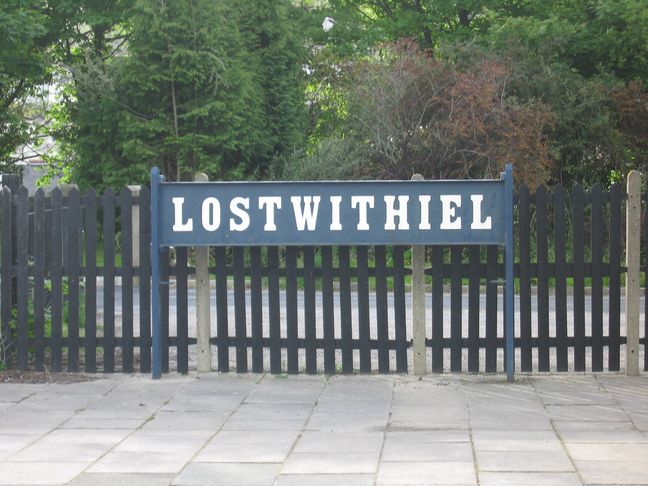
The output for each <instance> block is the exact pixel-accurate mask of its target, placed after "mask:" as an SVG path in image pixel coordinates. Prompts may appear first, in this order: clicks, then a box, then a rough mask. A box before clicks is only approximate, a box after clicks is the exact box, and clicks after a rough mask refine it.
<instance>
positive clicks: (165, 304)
mask: <svg viewBox="0 0 648 486" xmlns="http://www.w3.org/2000/svg"><path fill="white" fill-rule="evenodd" d="M169 258H170V251H169V248H164V249H163V250H162V251H161V252H160V279H161V281H162V285H161V288H160V307H161V308H162V315H161V318H160V340H161V342H162V350H161V353H160V354H161V355H162V356H161V357H162V373H168V372H169V344H170V343H169V310H170V308H169V293H170V288H169V287H170V280H171V279H170V277H169V276H170V268H169Z"/></svg>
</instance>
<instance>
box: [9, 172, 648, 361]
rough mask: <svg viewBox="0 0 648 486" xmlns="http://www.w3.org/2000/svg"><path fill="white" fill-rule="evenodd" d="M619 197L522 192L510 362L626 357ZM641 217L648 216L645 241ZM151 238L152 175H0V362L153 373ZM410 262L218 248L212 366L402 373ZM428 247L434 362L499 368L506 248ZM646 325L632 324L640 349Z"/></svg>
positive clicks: (186, 270) (187, 310)
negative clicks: (83, 188)
mask: <svg viewBox="0 0 648 486" xmlns="http://www.w3.org/2000/svg"><path fill="white" fill-rule="evenodd" d="M624 207H625V194H624V193H623V191H622V188H621V186H620V185H614V186H612V187H611V188H610V190H609V191H604V190H602V188H601V187H599V186H594V187H593V188H592V189H591V190H589V191H585V190H584V189H583V188H582V187H580V186H576V187H575V188H574V189H573V190H572V191H571V193H567V192H566V191H565V190H564V189H563V188H562V187H559V186H558V187H555V188H553V189H552V190H547V189H545V188H543V187H541V188H538V189H537V190H536V191H535V192H533V193H531V192H530V191H529V190H528V188H526V187H524V186H523V187H521V188H520V189H519V191H518V194H517V196H516V205H515V212H516V221H515V228H516V249H517V254H516V266H515V277H516V295H517V297H516V298H517V299H518V301H517V304H516V315H517V317H516V321H517V328H516V333H515V347H516V360H517V365H516V366H517V367H518V369H520V370H521V371H523V372H531V371H550V370H555V371H586V370H592V371H603V370H609V371H617V370H619V369H620V368H621V363H622V360H621V357H622V353H623V352H624V347H625V346H624V345H625V342H626V338H625V335H624V327H623V325H622V320H621V284H622V280H623V276H624V272H625V270H626V269H625V267H624V266H623V264H622V256H623V254H624V241H623V234H624V229H625V226H624V225H625V222H624V218H623V217H622V216H623V214H624ZM135 210H136V211H138V215H139V217H138V218H134V217H133V214H134V211H135ZM647 218H648V212H646V211H644V216H643V219H644V234H643V238H644V242H645V241H648V224H647V223H648V219H647ZM134 223H136V227H134V226H133V224H134ZM150 235H151V228H150V194H149V191H148V189H146V188H142V189H141V191H140V192H139V194H138V195H137V196H136V197H134V196H133V195H132V193H131V191H130V190H129V189H126V188H125V189H123V190H122V191H121V192H120V193H119V194H115V193H113V192H112V191H111V190H107V191H106V192H105V193H104V194H102V195H97V194H96V192H95V191H94V190H89V191H87V192H85V193H83V194H80V193H79V192H78V191H77V190H76V189H74V188H73V189H71V190H70V191H69V192H68V193H67V194H63V192H61V190H59V189H55V190H54V191H53V192H52V193H51V194H49V195H45V194H44V193H43V192H42V191H41V190H39V191H37V192H36V194H35V195H34V196H31V197H30V196H29V195H28V194H27V191H26V189H25V188H20V189H18V190H17V191H15V193H14V194H11V192H10V191H9V189H8V188H3V189H2V190H1V191H0V237H1V241H0V326H1V327H0V330H1V335H2V340H1V345H2V349H1V351H2V356H1V358H2V360H3V361H5V362H7V363H9V364H11V365H15V366H17V367H18V368H21V369H25V368H29V367H33V368H35V369H44V368H47V369H49V370H53V371H62V370H70V371H78V370H83V371H87V372H95V371H104V372H115V371H124V372H131V371H135V370H137V371H141V372H149V371H150V369H151V329H150V328H151V310H150V306H151V301H150V295H151V288H150V285H151V284H150V272H151V268H150V251H151V250H150ZM134 236H137V237H138V238H134ZM134 241H135V243H134ZM134 245H135V246H134ZM410 258H411V251H410V248H406V247H402V246H387V247H385V246H376V247H364V246H359V247H349V246H340V247H281V248H277V247H267V248H258V247H252V248H242V247H236V248H214V249H212V252H211V268H210V276H211V279H212V282H213V285H214V287H215V292H214V294H213V299H214V300H213V303H215V313H214V317H215V319H214V322H215V326H214V329H213V332H212V337H211V344H212V346H213V349H214V351H215V356H216V360H215V368H216V369H218V370H220V371H229V370H236V371H238V372H247V371H254V372H260V371H265V370H269V371H270V372H272V373H298V372H306V373H316V372H320V371H323V372H325V373H352V372H358V371H359V372H361V373H368V372H373V371H377V372H381V373H387V372H407V371H408V370H410V369H411V361H412V357H411V350H410V348H411V346H412V328H411V315H410V313H411V304H410V292H409V290H408V288H409V283H410V275H411V267H410ZM426 258H427V260H426V269H425V276H426V282H427V284H428V293H427V297H426V299H427V307H428V309H429V310H428V314H427V321H428V330H427V333H426V348H427V360H428V363H429V365H428V368H429V369H431V370H432V371H433V372H436V373H439V372H445V371H451V372H460V371H464V372H465V371H468V372H480V371H481V372H484V371H485V372H496V371H501V370H502V369H503V366H504V360H503V348H504V337H503V336H504V330H503V322H502V321H503V319H502V318H501V313H502V309H503V299H502V295H501V288H500V287H501V285H502V277H503V264H502V255H501V252H500V250H499V249H498V248H497V247H494V246H488V247H479V246H452V247H440V246H434V247H428V248H427V249H426ZM644 258H645V257H644ZM163 261H164V264H163V267H162V275H163V280H164V281H166V282H168V283H169V285H164V286H163V289H162V299H161V305H162V309H163V310H166V312H162V317H163V320H162V329H163V371H169V370H177V371H179V372H186V371H188V370H189V369H190V368H191V366H192V365H193V362H194V360H195V344H196V334H195V310H194V307H193V299H194V292H193V289H192V286H193V284H194V278H193V276H194V272H195V270H194V268H193V254H192V252H191V250H189V249H187V248H176V249H174V250H173V251H171V252H167V258H164V259H163ZM137 262H139V263H137ZM646 267H647V265H646V262H645V261H643V265H642V272H643V273H644V278H645V274H646ZM646 297H648V289H647V290H646ZM646 302H647V304H646V305H647V306H648V298H646ZM645 310H646V311H648V307H647V308H646V309H645ZM646 331H648V324H647V323H646V320H645V319H644V321H643V331H642V337H641V341H640V342H641V344H642V348H643V349H644V350H645V346H646V338H645V336H646ZM643 356H644V362H643V366H644V369H645V370H648V356H647V354H646V353H645V351H644V352H643Z"/></svg>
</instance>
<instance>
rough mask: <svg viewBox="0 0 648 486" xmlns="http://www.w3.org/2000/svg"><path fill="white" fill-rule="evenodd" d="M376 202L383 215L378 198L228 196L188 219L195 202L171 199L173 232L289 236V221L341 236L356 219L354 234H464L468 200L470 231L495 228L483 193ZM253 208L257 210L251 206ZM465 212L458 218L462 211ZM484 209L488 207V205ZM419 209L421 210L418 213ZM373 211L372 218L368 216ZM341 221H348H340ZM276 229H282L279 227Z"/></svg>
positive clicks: (397, 197)
mask: <svg viewBox="0 0 648 486" xmlns="http://www.w3.org/2000/svg"><path fill="white" fill-rule="evenodd" d="M378 197H382V199H383V201H384V204H385V205H384V213H382V209H383V208H382V207H379V208H376V199H375V198H376V196H373V195H357V196H353V195H349V196H342V195H334V196H330V195H326V196H321V195H309V196H302V195H300V196H291V195H285V196H283V197H282V196H258V197H256V201H255V200H254V199H255V198H253V197H243V196H234V195H231V196H229V198H227V199H226V200H223V197H220V196H219V198H216V197H214V196H209V197H205V198H204V199H203V200H202V202H201V206H200V213H199V214H186V213H187V212H188V211H189V210H188V209H187V208H191V209H192V210H193V211H196V209H195V208H196V202H197V201H191V204H189V203H187V204H185V203H186V200H185V199H186V197H179V196H178V197H172V198H171V201H172V203H173V218H174V219H173V226H172V229H173V231H174V232H177V233H187V232H192V231H193V230H194V224H193V223H194V219H196V218H199V217H200V222H201V225H202V228H201V229H202V230H204V231H207V232H215V231H217V230H221V231H231V232H244V231H248V230H250V229H252V230H253V231H260V230H261V228H262V229H263V231H266V232H270V231H273V232H274V231H291V221H294V226H292V229H296V230H297V231H299V232H306V231H308V232H316V231H318V229H319V230H321V231H326V230H328V231H331V232H333V231H337V232H339V231H343V226H344V227H345V228H352V226H353V222H354V220H355V229H354V231H356V230H357V231H371V230H372V229H373V228H372V227H371V225H370V223H369V222H370V220H371V221H375V220H376V219H377V218H378V217H380V218H383V217H384V220H383V221H384V225H381V226H382V227H381V228H378V229H379V230H380V231H383V230H384V231H409V230H410V229H411V228H412V226H413V227H414V229H417V230H418V231H435V230H436V231H439V230H441V231H453V230H455V231H456V230H462V228H463V227H464V223H465V226H467V225H468V221H467V219H468V218H469V216H468V215H467V213H466V211H467V210H468V208H467V207H466V206H467V204H468V201H467V198H470V204H471V206H472V219H471V220H470V230H475V231H484V230H492V229H493V220H494V216H493V215H491V214H484V207H483V205H484V197H485V196H484V194H474V193H473V194H463V195H461V194H442V195H439V196H438V197H439V199H438V201H437V202H436V203H434V202H433V201H432V198H433V197H436V196H432V195H430V194H418V195H415V196H410V195H403V194H401V195H397V194H393V195H384V196H382V195H381V196H378ZM284 198H290V203H291V204H286V202H287V201H284ZM410 198H417V199H418V204H416V203H413V204H412V205H411V207H410V205H409V201H410ZM349 203H350V204H349ZM255 204H256V205H257V206H258V207H254V206H255ZM283 206H285V207H283ZM464 207H466V209H464V212H463V214H462V212H461V208H464ZM488 207H492V202H491V204H490V205H489V206H488ZM417 209H419V210H420V211H419V212H417ZM372 210H373V211H374V212H373V213H372V214H373V215H374V218H373V219H371V218H370V213H369V211H372ZM464 214H465V216H464ZM320 217H321V218H322V219H326V222H325V223H321V222H320V221H319V220H318V218H320ZM345 217H346V218H347V220H348V219H351V221H347V220H345V221H343V218H345ZM419 217H420V218H419ZM329 218H330V219H329ZM410 219H411V220H412V221H410ZM437 221H439V223H437ZM318 223H319V225H318ZM381 223H382V221H381ZM323 224H326V225H328V228H321V226H322V225H323ZM433 224H434V226H435V227H434V228H433V227H432V225H433ZM437 224H438V227H437V226H436V225H437ZM277 225H280V226H282V227H280V228H278V227H277ZM285 225H289V226H288V227H285ZM253 227H254V228H253ZM466 229H467V228H466Z"/></svg>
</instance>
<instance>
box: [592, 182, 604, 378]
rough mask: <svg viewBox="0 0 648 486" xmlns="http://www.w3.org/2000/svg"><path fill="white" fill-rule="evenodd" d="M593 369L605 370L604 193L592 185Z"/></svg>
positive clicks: (599, 187)
mask: <svg viewBox="0 0 648 486" xmlns="http://www.w3.org/2000/svg"><path fill="white" fill-rule="evenodd" d="M591 197H592V240H591V241H592V243H591V244H592V371H603V282H602V280H603V268H602V267H603V194H602V191H601V186H599V185H598V184H597V185H595V186H594V187H592V191H591Z"/></svg>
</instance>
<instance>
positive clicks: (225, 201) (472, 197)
mask: <svg viewBox="0 0 648 486" xmlns="http://www.w3.org/2000/svg"><path fill="white" fill-rule="evenodd" d="M151 244H152V247H153V248H152V251H151V258H152V262H151V266H152V274H153V275H152V277H153V282H152V287H151V288H152V290H153V296H152V299H151V302H152V306H153V315H152V325H153V378H159V377H160V376H161V370H162V363H161V361H162V352H161V351H162V349H161V348H162V341H161V328H160V323H161V320H160V317H161V314H160V313H161V309H160V298H159V291H160V285H161V284H162V282H160V254H161V252H162V250H163V248H165V247H170V246H284V245H301V246H308V245H316V246H320V245H476V244H483V245H503V246H504V247H505V251H506V253H505V277H506V287H505V290H506V305H505V336H506V371H507V377H508V379H509V381H512V380H513V372H514V369H513V363H514V361H513V358H514V351H513V342H514V341H513V329H514V326H513V308H514V302H513V290H514V287H513V251H514V250H513V181H512V169H511V166H510V165H507V167H506V170H505V172H504V173H503V174H502V178H501V179H499V180H446V181H439V180H435V181H375V182H374V181H351V182H199V183H193V182H176V183H167V182H164V178H163V177H162V176H161V175H160V171H159V169H157V168H153V169H152V170H151Z"/></svg>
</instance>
